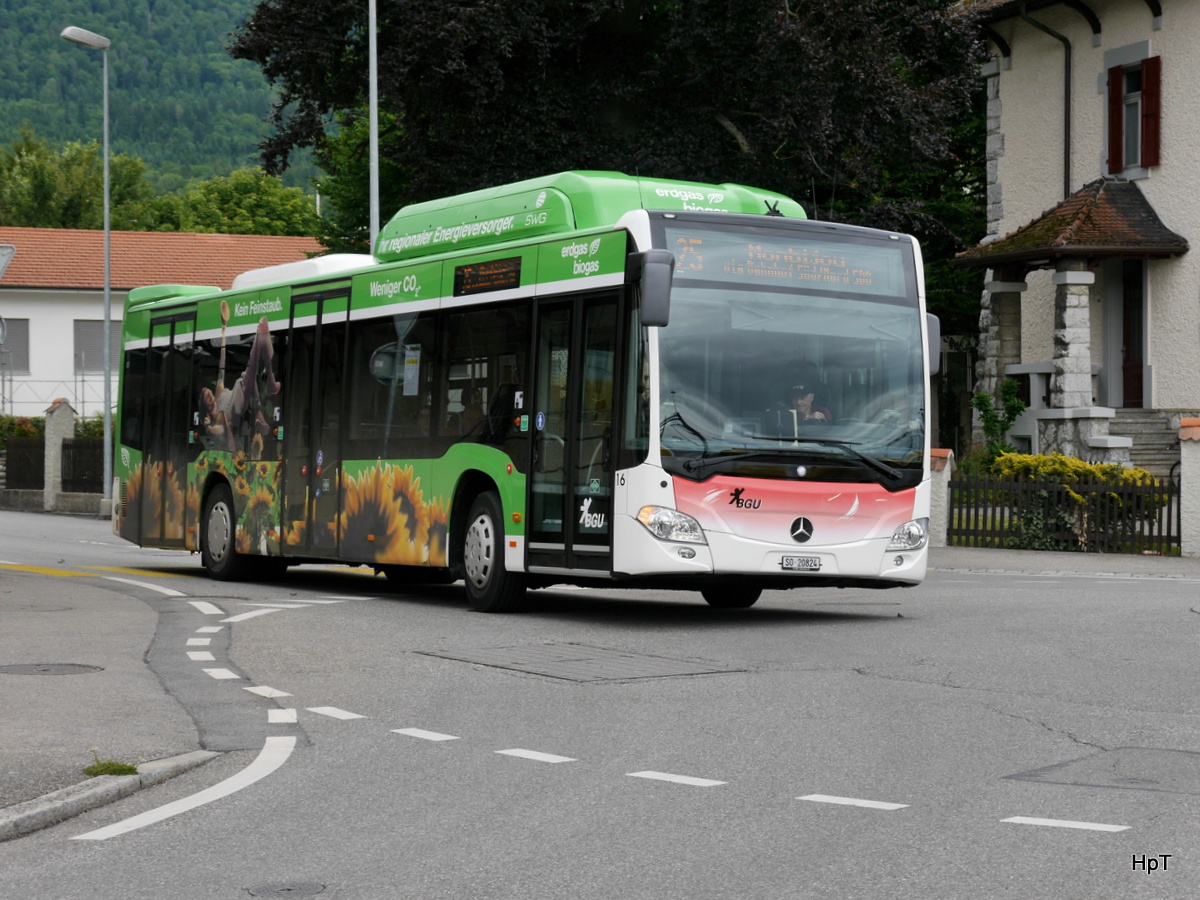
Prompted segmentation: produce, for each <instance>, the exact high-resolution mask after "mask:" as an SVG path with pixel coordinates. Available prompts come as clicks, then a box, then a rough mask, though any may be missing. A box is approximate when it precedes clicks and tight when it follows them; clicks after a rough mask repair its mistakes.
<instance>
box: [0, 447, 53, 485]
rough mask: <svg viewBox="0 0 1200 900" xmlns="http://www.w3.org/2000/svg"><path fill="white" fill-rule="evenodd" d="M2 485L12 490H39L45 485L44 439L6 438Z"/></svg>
mask: <svg viewBox="0 0 1200 900" xmlns="http://www.w3.org/2000/svg"><path fill="white" fill-rule="evenodd" d="M4 468H5V479H4V486H5V487H7V488H8V489H9V490H14V491H40V490H43V489H44V488H45V486H46V439H45V438H44V437H12V438H9V439H8V453H7V455H6V458H5V466H4Z"/></svg>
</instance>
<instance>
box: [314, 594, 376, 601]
mask: <svg viewBox="0 0 1200 900" xmlns="http://www.w3.org/2000/svg"><path fill="white" fill-rule="evenodd" d="M325 599H326V600H336V601H337V602H338V603H341V602H342V601H343V600H362V599H364V598H363V597H341V596H339V595H337V594H330V595H329V596H328V597H326V598H325ZM310 602H312V603H321V602H324V601H321V600H312V601H310Z"/></svg>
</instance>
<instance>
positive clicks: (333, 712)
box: [308, 706, 366, 719]
mask: <svg viewBox="0 0 1200 900" xmlns="http://www.w3.org/2000/svg"><path fill="white" fill-rule="evenodd" d="M308 711H309V712H315V713H317V714H318V715H322V716H329V717H330V718H331V719H365V718H366V716H360V715H359V714H358V713H352V712H346V710H344V709H338V708H337V707H336V706H310V707H308Z"/></svg>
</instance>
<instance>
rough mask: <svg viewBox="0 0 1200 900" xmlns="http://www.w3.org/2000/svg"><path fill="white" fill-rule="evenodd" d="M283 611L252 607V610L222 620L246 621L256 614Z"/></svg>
mask: <svg viewBox="0 0 1200 900" xmlns="http://www.w3.org/2000/svg"><path fill="white" fill-rule="evenodd" d="M273 612H283V610H281V609H252V610H250V612H244V613H242V614H241V615H238V616H230V617H229V618H228V619H222V620H221V621H222V622H230V623H232V622H245V621H246V620H247V619H253V618H254V617H255V616H265V615H267V614H268V613H273Z"/></svg>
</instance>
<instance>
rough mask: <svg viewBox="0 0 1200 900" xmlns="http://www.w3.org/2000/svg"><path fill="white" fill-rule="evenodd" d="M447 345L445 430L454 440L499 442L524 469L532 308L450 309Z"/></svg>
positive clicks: (443, 423) (442, 426) (442, 387)
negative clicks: (526, 395) (455, 310)
mask: <svg viewBox="0 0 1200 900" xmlns="http://www.w3.org/2000/svg"><path fill="white" fill-rule="evenodd" d="M446 348H447V349H446V363H447V364H446V369H445V374H444V378H443V382H442V386H441V393H442V395H443V396H444V397H445V416H444V417H443V419H442V420H441V421H440V422H439V429H440V431H441V433H442V434H443V435H444V436H446V437H448V438H449V439H450V440H451V441H470V442H474V443H483V444H492V445H493V446H497V447H501V448H502V449H505V450H506V452H508V453H509V455H510V456H512V458H513V461H514V463H515V464H516V465H517V466H518V468H523V466H524V455H525V454H524V453H523V452H521V450H520V447H522V446H523V445H524V439H525V437H526V436H527V434H528V415H529V411H528V410H527V409H526V406H525V392H526V389H527V388H526V380H527V374H528V361H529V307H528V306H527V305H525V304H521V305H510V306H496V307H487V308H484V309H476V310H470V311H463V312H454V313H451V314H450V315H449V316H447V318H446ZM523 416H524V417H525V418H524V422H523V421H522V417H523Z"/></svg>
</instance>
